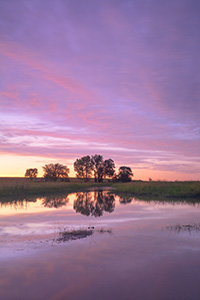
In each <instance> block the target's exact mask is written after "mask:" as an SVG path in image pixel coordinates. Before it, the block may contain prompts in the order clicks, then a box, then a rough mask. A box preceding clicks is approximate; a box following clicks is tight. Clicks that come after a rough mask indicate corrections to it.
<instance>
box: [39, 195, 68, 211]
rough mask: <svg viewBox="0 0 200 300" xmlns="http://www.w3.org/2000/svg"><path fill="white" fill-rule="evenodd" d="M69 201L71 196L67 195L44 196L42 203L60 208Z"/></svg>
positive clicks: (49, 206) (45, 205)
mask: <svg viewBox="0 0 200 300" xmlns="http://www.w3.org/2000/svg"><path fill="white" fill-rule="evenodd" d="M68 202H69V198H68V197H67V196H66V197H63V196H62V197H52V196H51V197H44V199H43V201H42V205H44V207H48V208H53V207H54V208H59V207H61V206H66V205H67V203H68Z"/></svg>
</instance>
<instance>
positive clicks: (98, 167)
mask: <svg viewBox="0 0 200 300" xmlns="http://www.w3.org/2000/svg"><path fill="white" fill-rule="evenodd" d="M91 161H92V166H93V171H94V181H95V182H97V181H98V182H102V181H103V174H104V165H103V156H102V155H99V154H95V155H93V156H92V160H91Z"/></svg>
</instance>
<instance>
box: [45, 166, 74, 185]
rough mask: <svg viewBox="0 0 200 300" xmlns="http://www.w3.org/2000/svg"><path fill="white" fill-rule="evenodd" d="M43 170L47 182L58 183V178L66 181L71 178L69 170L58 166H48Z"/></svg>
mask: <svg viewBox="0 0 200 300" xmlns="http://www.w3.org/2000/svg"><path fill="white" fill-rule="evenodd" d="M42 168H43V171H44V178H45V180H50V181H57V180H58V178H62V179H66V178H68V177H69V168H67V166H64V165H61V164H59V163H57V164H47V165H45V166H44V167H42Z"/></svg>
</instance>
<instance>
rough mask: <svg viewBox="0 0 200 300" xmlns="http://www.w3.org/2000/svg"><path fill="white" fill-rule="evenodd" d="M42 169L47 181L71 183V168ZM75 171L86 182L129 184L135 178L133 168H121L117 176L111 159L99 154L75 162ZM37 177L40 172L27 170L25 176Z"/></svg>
mask: <svg viewBox="0 0 200 300" xmlns="http://www.w3.org/2000/svg"><path fill="white" fill-rule="evenodd" d="M42 168H43V171H44V175H43V177H44V179H45V180H46V181H47V180H48V181H57V180H58V179H60V180H62V181H69V179H68V177H69V168H68V167H67V166H65V165H62V164H59V163H56V164H46V165H45V166H43V167H42ZM74 171H75V172H76V177H78V178H83V179H84V180H85V181H88V180H89V178H91V177H94V180H95V182H102V181H103V178H109V179H112V180H113V181H114V182H117V181H121V182H127V181H131V179H132V176H133V172H132V170H131V168H129V167H126V166H122V167H120V168H119V171H118V174H116V173H115V163H114V161H113V160H112V159H111V158H109V159H106V160H104V159H103V156H102V155H99V154H95V155H93V156H91V157H90V156H89V155H87V156H83V157H81V158H79V159H77V160H76V161H75V162H74ZM37 175H38V170H37V169H36V168H34V169H27V170H26V173H25V175H24V176H25V177H28V178H30V179H33V178H36V177H37Z"/></svg>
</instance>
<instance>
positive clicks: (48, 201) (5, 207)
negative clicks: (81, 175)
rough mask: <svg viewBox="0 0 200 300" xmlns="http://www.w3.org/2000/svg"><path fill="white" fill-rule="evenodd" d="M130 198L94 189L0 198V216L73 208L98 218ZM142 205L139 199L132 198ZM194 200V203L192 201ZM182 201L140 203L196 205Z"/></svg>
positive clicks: (127, 202)
mask: <svg viewBox="0 0 200 300" xmlns="http://www.w3.org/2000/svg"><path fill="white" fill-rule="evenodd" d="M133 199H134V198H133V197H132V196H130V195H123V194H121V195H116V194H114V193H113V192H111V191H108V190H103V189H99V190H98V189H97V190H93V191H92V190H91V191H87V192H77V193H73V194H59V195H55V196H51V195H48V196H45V197H32V196H31V197H22V198H18V199H15V198H4V199H1V198H0V214H4V215H6V214H16V213H20V212H21V213H22V212H23V211H26V212H35V213H37V212H41V211H47V210H48V209H65V210H72V209H74V210H75V211H76V212H77V213H80V214H82V215H85V216H94V217H101V216H103V214H104V212H108V213H112V212H113V211H114V209H115V206H116V203H120V204H123V205H124V204H126V205H128V204H130V203H132V202H133ZM134 200H136V201H140V202H141V203H142V201H141V200H142V199H134ZM195 200H196V202H195ZM195 200H194V199H193V201H191V199H184V200H180V199H178V200H175V199H168V200H152V199H151V200H147V199H143V202H144V201H145V202H146V203H149V204H151V203H152V204H159V205H161V204H163V205H166V204H167V203H168V204H170V205H174V206H177V205H180V206H181V205H183V204H186V203H187V204H189V205H191V206H198V205H199V204H198V199H195Z"/></svg>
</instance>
